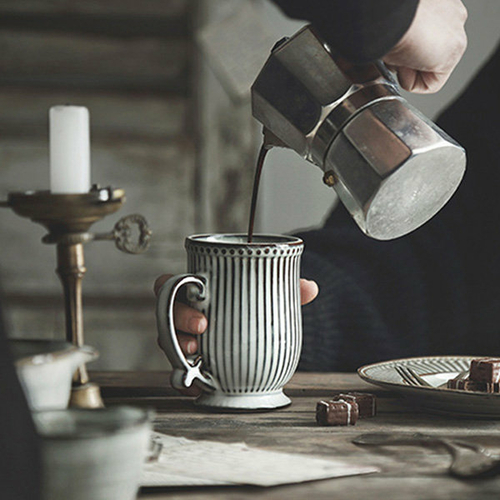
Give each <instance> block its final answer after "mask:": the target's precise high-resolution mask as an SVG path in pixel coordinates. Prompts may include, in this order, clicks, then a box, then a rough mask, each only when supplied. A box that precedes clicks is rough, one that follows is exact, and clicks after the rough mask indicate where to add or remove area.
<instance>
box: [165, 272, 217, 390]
mask: <svg viewBox="0 0 500 500" xmlns="http://www.w3.org/2000/svg"><path fill="white" fill-rule="evenodd" d="M188 284H191V285H195V286H196V289H197V290H196V291H197V293H193V294H192V296H193V298H194V299H195V300H204V299H205V291H206V285H205V278H203V277H202V276H196V275H193V274H179V275H177V276H173V277H172V278H170V279H169V280H167V281H166V282H165V284H164V285H163V286H162V287H161V288H160V291H159V292H158V297H157V300H156V326H157V329H158V343H159V344H160V347H161V348H162V349H163V351H164V352H165V354H166V355H167V358H168V359H169V361H170V363H172V367H173V372H172V385H173V386H174V387H175V388H176V389H185V388H187V387H191V385H192V384H193V382H194V381H195V380H199V381H200V382H202V383H203V384H205V385H206V386H208V388H210V389H212V390H215V389H217V388H218V384H217V383H216V381H215V380H214V379H213V377H212V376H211V375H210V374H208V373H206V374H205V373H203V372H202V363H203V361H202V359H201V356H199V357H198V358H197V359H195V360H194V361H190V360H189V359H187V358H186V356H185V355H184V353H183V352H182V349H181V346H180V345H179V341H178V340H177V332H176V330H175V324H174V303H175V299H176V297H177V293H178V292H179V290H180V289H181V288H182V287H183V286H184V285H188Z"/></svg>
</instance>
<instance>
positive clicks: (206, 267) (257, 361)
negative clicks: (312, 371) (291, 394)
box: [156, 234, 304, 410]
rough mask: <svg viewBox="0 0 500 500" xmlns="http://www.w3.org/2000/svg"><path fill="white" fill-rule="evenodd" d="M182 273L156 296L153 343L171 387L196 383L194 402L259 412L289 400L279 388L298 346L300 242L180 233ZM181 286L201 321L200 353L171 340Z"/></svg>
mask: <svg viewBox="0 0 500 500" xmlns="http://www.w3.org/2000/svg"><path fill="white" fill-rule="evenodd" d="M185 246H186V251H187V255H188V273H189V274H183V275H178V276H174V277H173V278H170V279H169V280H168V281H167V282H166V283H165V284H164V285H163V287H162V288H161V290H160V292H159V294H158V300H157V308H156V318H157V325H158V335H159V343H160V346H161V347H162V349H163V350H164V351H165V353H166V354H167V357H168V358H169V360H170V362H171V363H172V366H173V370H174V371H173V377H172V383H173V385H174V386H175V387H177V388H178V389H181V388H185V387H190V386H191V384H192V383H193V382H195V381H196V383H197V385H200V386H201V387H202V388H203V392H202V394H201V396H200V397H199V398H198V399H197V404H200V405H203V406H210V407H219V408H228V409H230V408H234V409H248V410H253V409H265V408H278V407H280V406H285V405H287V404H289V403H290V400H289V398H288V397H287V396H286V395H285V394H284V393H283V386H284V385H285V384H286V382H288V380H290V377H291V376H292V375H293V373H294V371H295V369H296V368H297V364H298V361H299V356H300V351H301V347H302V316H301V308H300V287H299V276H300V274H299V271H300V256H301V254H302V250H303V248H304V245H303V243H302V240H300V239H299V238H295V237H291V236H275V235H272V236H268V235H256V236H254V238H253V241H252V242H251V243H248V242H247V235H246V234H220V235H197V236H190V237H188V238H186V245H185ZM184 285H188V286H187V296H188V300H189V303H190V305H192V306H193V307H195V308H196V309H198V310H199V311H201V312H202V313H203V314H204V315H205V316H206V317H207V320H208V328H207V331H206V332H205V333H204V334H203V335H202V336H201V339H200V342H199V352H198V354H197V355H196V356H194V357H192V358H187V357H186V356H185V355H184V354H183V352H182V350H181V348H180V346H179V342H178V341H177V335H176V332H175V327H174V312H173V311H174V302H175V300H176V296H177V293H178V291H179V290H180V289H181V288H182V287H183V286H184Z"/></svg>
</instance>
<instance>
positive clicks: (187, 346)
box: [177, 333, 198, 354]
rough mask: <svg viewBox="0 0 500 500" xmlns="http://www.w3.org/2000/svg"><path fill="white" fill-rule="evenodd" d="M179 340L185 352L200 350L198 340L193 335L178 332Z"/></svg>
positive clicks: (191, 352)
mask: <svg viewBox="0 0 500 500" xmlns="http://www.w3.org/2000/svg"><path fill="white" fill-rule="evenodd" d="M177 340H178V341H179V345H180V346H181V349H182V352H183V353H184V354H194V353H195V352H196V351H197V350H198V341H197V340H196V339H195V338H194V337H193V336H192V335H186V334H185V333H178V334H177Z"/></svg>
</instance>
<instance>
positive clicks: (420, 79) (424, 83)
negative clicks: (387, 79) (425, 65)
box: [397, 68, 451, 94]
mask: <svg viewBox="0 0 500 500" xmlns="http://www.w3.org/2000/svg"><path fill="white" fill-rule="evenodd" d="M397 73H398V80H399V84H400V85H401V87H402V88H403V89H405V90H408V91H409V92H413V93H417V94H432V93H434V92H437V91H438V90H440V89H441V88H442V87H443V85H444V84H445V83H446V81H447V80H448V78H449V76H450V74H451V71H450V72H446V73H444V72H443V73H437V72H433V71H417V70H415V69H412V68H398V70H397Z"/></svg>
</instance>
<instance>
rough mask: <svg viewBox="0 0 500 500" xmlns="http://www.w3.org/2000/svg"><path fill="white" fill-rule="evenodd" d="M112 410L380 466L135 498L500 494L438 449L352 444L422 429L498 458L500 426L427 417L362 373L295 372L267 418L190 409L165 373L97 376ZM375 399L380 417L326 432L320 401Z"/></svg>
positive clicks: (493, 481)
mask: <svg viewBox="0 0 500 500" xmlns="http://www.w3.org/2000/svg"><path fill="white" fill-rule="evenodd" d="M91 378H92V379H93V381H95V382H97V383H99V384H100V385H101V389H102V393H103V396H104V398H105V401H106V404H108V405H113V404H124V403H126V404H133V405H139V406H146V407H153V408H155V409H156V412H157V417H156V420H155V423H154V427H155V429H156V430H157V431H159V432H164V433H166V434H170V435H174V436H184V437H187V438H190V439H208V440H216V441H222V442H228V443H229V442H241V441H244V442H245V443H247V444H248V445H249V446H255V447H259V448H263V449H268V450H275V451H284V452H294V453H304V454H309V455H315V456H321V457H324V458H329V457H330V458H333V457H335V458H341V459H342V460H343V461H345V462H352V463H356V464H366V465H377V466H378V467H380V469H381V472H380V473H375V474H371V475H366V476H353V477H346V478H337V479H329V480H322V481H314V482H310V483H304V484H296V485H287V486H279V487H273V488H257V487H247V486H241V487H236V486H231V487H210V488H189V489H180V488H178V489H168V488H166V489H162V490H153V489H149V490H145V491H141V493H140V495H139V498H140V499H148V500H150V499H151V500H153V499H155V500H162V499H176V498H179V499H181V498H182V499H200V500H204V499H206V500H209V499H210V500H214V499H221V500H224V499H231V500H233V499H239V498H242V499H245V498H250V497H255V496H258V497H259V498H263V499H270V500H271V499H272V500H278V499H284V498H286V499H287V500H293V499H302V498H308V497H309V498H311V500H313V499H314V500H316V499H323V498H324V499H329V500H331V499H334V498H335V499H337V498H349V499H352V498H357V499H363V498H366V499H370V500H371V499H379V498H380V499H382V498H383V499H393V498H395V499H396V498H398V499H399V498H405V499H426V500H429V499H441V498H442V499H454V500H459V499H467V500H471V499H474V500H476V499H479V498H497V497H498V495H499V493H500V476H498V477H494V478H486V479H475V480H461V479H455V478H453V477H451V476H449V475H448V473H447V467H448V465H449V463H450V458H449V455H448V453H447V452H446V451H445V450H444V449H441V448H439V447H434V448H429V447H421V446H383V447H366V446H363V447H360V446H356V445H354V444H352V443H351V440H352V439H353V438H354V437H356V436H358V435H360V434H364V433H368V432H416V431H419V432H423V433H426V434H433V435H438V436H440V437H453V438H460V439H461V440H464V441H469V442H473V443H478V444H481V445H484V446H486V447H488V448H490V449H491V450H492V451H493V452H498V453H500V422H498V421H489V420H469V419H459V418H451V417H448V416H446V417H445V416H438V415H431V414H426V413H421V412H419V411H418V410H416V409H414V408H412V407H411V406H409V405H408V404H407V403H406V402H405V401H404V400H403V399H401V398H400V397H399V396H398V395H397V394H395V393H392V392H389V391H386V390H383V389H380V388H377V387H375V386H372V385H370V384H367V383H366V382H364V381H362V380H361V379H360V378H359V377H358V376H357V375H356V374H343V373H297V374H296V375H295V376H294V377H293V379H292V380H291V382H290V383H289V384H288V385H287V387H286V389H285V392H286V393H287V394H288V395H289V396H290V397H291V399H292V401H293V402H292V405H290V406H289V407H287V408H284V409H279V410H274V411H271V412H262V413H243V414H241V413H240V414H235V413H211V412H208V411H205V410H203V409H200V408H196V407H195V406H193V403H192V400H191V399H190V398H186V397H181V396H179V395H178V394H177V393H176V392H175V391H174V390H173V389H172V388H171V387H170V385H169V382H168V373H166V372H94V373H93V374H91ZM345 391H364V392H371V393H374V394H376V395H377V400H378V413H377V416H376V417H374V418H370V419H363V420H360V421H358V423H357V424H356V425H355V426H349V427H320V426H318V425H317V424H316V422H315V408H316V402H317V401H318V400H320V399H325V398H329V397H331V396H333V395H334V394H336V393H339V392H345Z"/></svg>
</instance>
